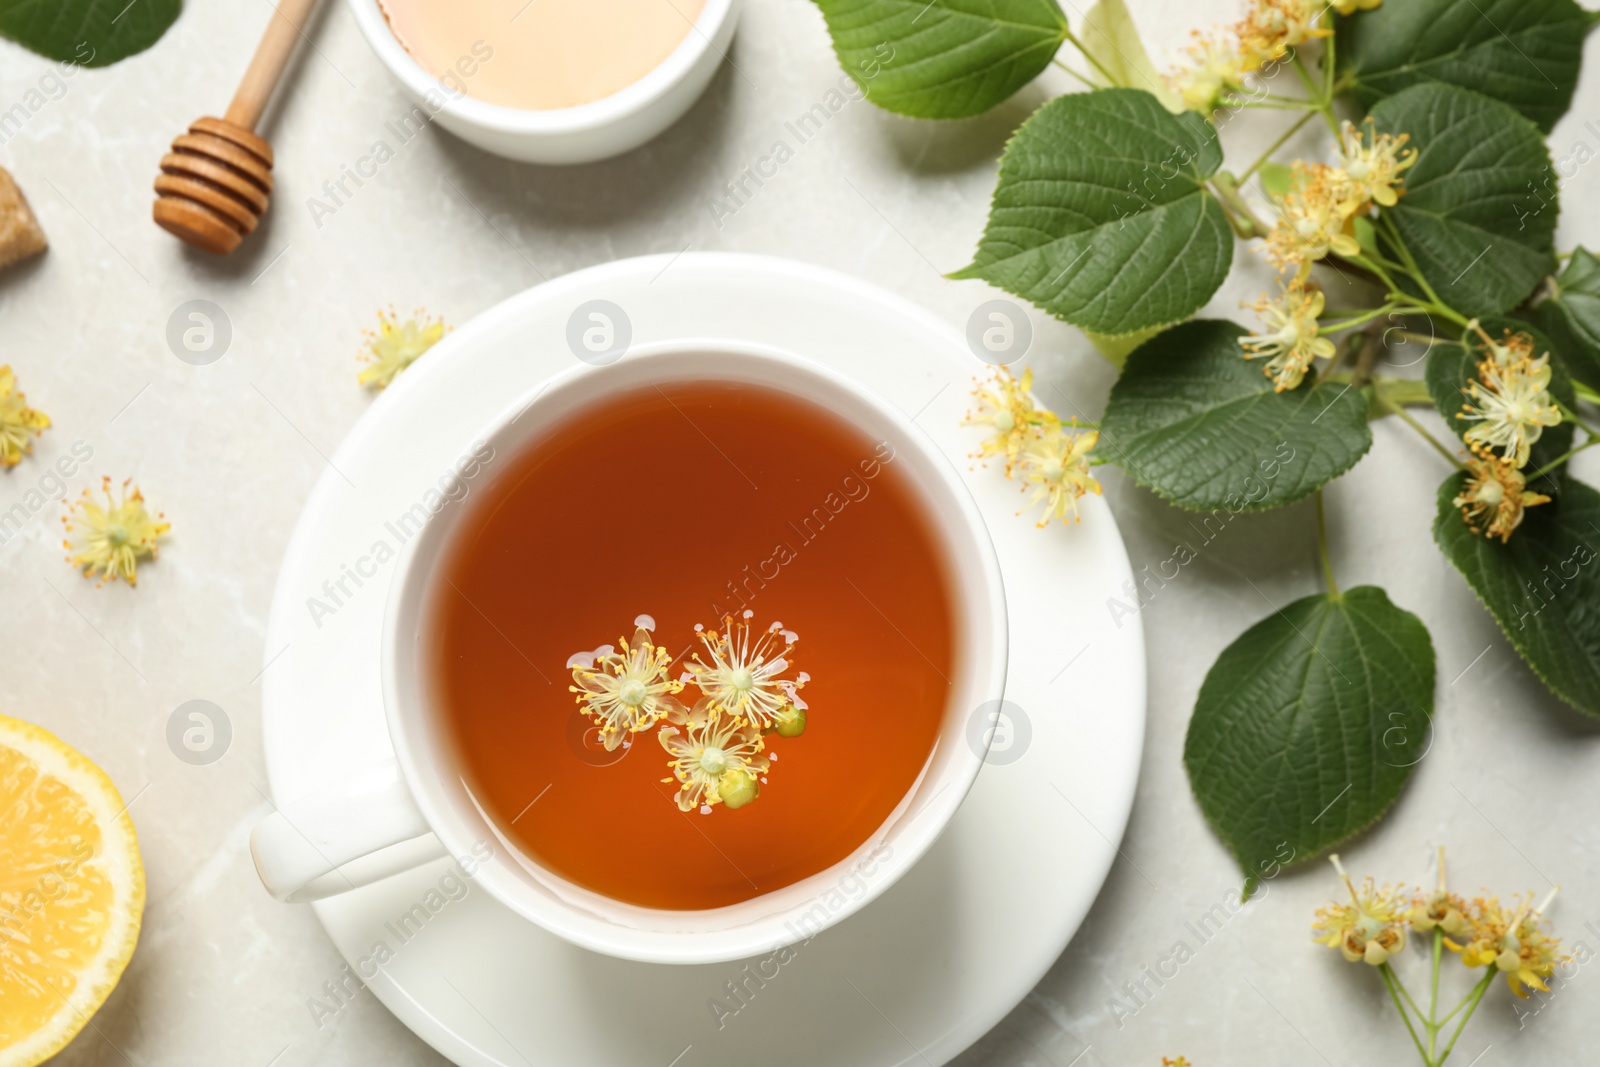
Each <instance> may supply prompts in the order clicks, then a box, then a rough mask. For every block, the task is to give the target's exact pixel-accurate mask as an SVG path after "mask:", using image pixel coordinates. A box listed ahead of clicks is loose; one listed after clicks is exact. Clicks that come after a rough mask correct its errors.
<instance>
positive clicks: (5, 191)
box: [0, 167, 50, 270]
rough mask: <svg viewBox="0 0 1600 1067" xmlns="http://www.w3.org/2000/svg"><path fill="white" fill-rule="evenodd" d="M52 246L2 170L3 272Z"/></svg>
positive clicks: (0, 253)
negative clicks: (19, 261)
mask: <svg viewBox="0 0 1600 1067" xmlns="http://www.w3.org/2000/svg"><path fill="white" fill-rule="evenodd" d="M49 246H50V242H49V241H47V240H45V237H44V231H43V230H41V229H39V220H38V219H36V218H34V217H33V209H32V208H30V207H28V199H27V197H25V196H23V195H22V190H21V189H18V188H17V183H16V182H15V181H14V180H13V179H12V177H11V175H10V173H9V172H7V171H6V169H5V168H4V167H0V270H4V269H5V268H6V267H9V266H11V264H13V263H16V262H17V261H18V260H23V259H27V258H28V257H29V256H36V255H38V254H39V253H40V252H43V251H44V250H45V249H46V248H48V247H49Z"/></svg>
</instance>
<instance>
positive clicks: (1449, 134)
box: [1372, 83, 1558, 315]
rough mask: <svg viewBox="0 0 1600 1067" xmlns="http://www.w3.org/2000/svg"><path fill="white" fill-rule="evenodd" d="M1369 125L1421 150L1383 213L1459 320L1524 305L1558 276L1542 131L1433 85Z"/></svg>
mask: <svg viewBox="0 0 1600 1067" xmlns="http://www.w3.org/2000/svg"><path fill="white" fill-rule="evenodd" d="M1372 117H1373V119H1374V120H1375V121H1376V123H1377V127H1378V129H1379V130H1380V131H1384V132H1387V133H1395V134H1400V133H1406V134H1410V135H1411V140H1412V143H1414V144H1415V145H1416V146H1417V148H1418V157H1417V162H1416V165H1415V166H1413V167H1412V168H1411V169H1410V170H1407V171H1405V172H1404V173H1405V189H1406V191H1405V195H1403V196H1402V197H1401V198H1400V202H1399V203H1398V204H1397V205H1395V206H1394V207H1392V208H1386V209H1385V213H1386V214H1387V215H1388V216H1389V217H1390V218H1391V219H1393V220H1394V224H1395V226H1396V227H1397V228H1398V229H1399V231H1400V236H1401V237H1402V238H1403V239H1404V240H1405V243H1406V247H1408V248H1409V249H1410V250H1411V253H1412V255H1414V256H1415V257H1416V258H1417V262H1418V265H1419V266H1420V267H1421V268H1422V273H1423V276H1424V277H1426V278H1427V279H1428V282H1429V283H1430V284H1431V285H1432V286H1433V288H1434V289H1435V290H1436V291H1437V292H1438V294H1439V297H1440V299H1442V300H1443V301H1444V302H1445V304H1447V305H1449V306H1450V307H1452V308H1454V309H1456V310H1457V311H1459V312H1461V313H1462V314H1464V315H1492V314H1495V313H1496V312H1501V311H1506V310H1508V309H1510V308H1512V307H1514V306H1515V305H1516V304H1518V303H1519V302H1521V300H1522V299H1523V298H1524V297H1526V296H1527V295H1528V294H1529V293H1530V292H1532V291H1533V288H1534V286H1536V285H1538V284H1539V282H1540V280H1541V279H1543V278H1544V276H1545V275H1547V274H1549V273H1550V272H1551V271H1552V270H1553V269H1554V268H1555V257H1554V255H1553V254H1552V252H1551V238H1552V237H1553V235H1554V234H1555V228H1556V214H1557V211H1558V207H1557V203H1556V195H1555V190H1554V185H1553V182H1554V171H1552V170H1551V168H1550V153H1549V151H1548V150H1547V149H1546V148H1545V143H1544V138H1543V137H1542V136H1541V135H1540V134H1539V130H1538V129H1537V128H1536V127H1535V126H1534V125H1533V124H1532V123H1531V122H1529V121H1528V120H1527V119H1525V118H1523V117H1522V116H1521V115H1518V114H1517V113H1516V112H1515V111H1513V110H1511V108H1509V107H1507V106H1506V105H1505V104H1502V103H1500V102H1499V101H1497V100H1491V99H1489V98H1488V97H1486V96H1480V95H1479V94H1477V93H1473V92H1469V91H1467V90H1466V89H1458V88H1456V87H1454V86H1450V85H1439V84H1433V83H1428V84H1423V85H1417V86H1413V87H1412V88H1410V89H1406V90H1405V91H1403V92H1400V93H1397V94H1396V95H1394V96H1391V97H1389V98H1388V99H1386V100H1383V101H1380V102H1379V103H1378V105H1377V106H1376V107H1374V108H1373V109H1372Z"/></svg>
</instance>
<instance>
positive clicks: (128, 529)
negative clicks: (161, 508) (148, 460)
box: [61, 477, 172, 587]
mask: <svg viewBox="0 0 1600 1067" xmlns="http://www.w3.org/2000/svg"><path fill="white" fill-rule="evenodd" d="M132 483H133V479H132V478H128V479H125V480H124V481H123V483H122V493H121V499H115V498H113V497H112V495H111V479H110V478H109V477H107V478H105V479H104V480H103V481H102V483H101V486H100V489H101V492H103V493H104V494H105V498H106V502H105V506H104V507H102V506H101V505H100V504H99V503H98V502H97V501H96V500H95V499H94V497H93V496H92V495H91V494H90V492H89V490H87V489H85V490H84V491H83V497H82V498H81V499H79V500H77V501H76V502H74V504H73V505H72V507H71V508H70V509H69V511H68V513H67V514H66V515H64V516H62V518H61V523H62V525H63V526H65V527H66V529H67V532H68V533H73V532H79V527H80V526H81V527H82V530H81V534H80V536H79V538H78V539H77V542H76V543H74V542H73V541H71V540H65V541H62V542H61V545H62V547H63V548H66V549H68V550H69V551H71V552H73V555H71V556H68V557H67V562H69V563H71V564H72V565H73V566H74V567H76V568H78V570H80V571H82V572H83V576H84V577H85V578H99V579H100V581H98V582H96V583H95V584H96V587H98V586H100V585H103V584H104V583H105V582H106V581H113V582H114V581H116V580H117V579H118V578H121V579H122V580H124V581H126V582H127V583H128V584H129V585H138V584H139V561H140V560H141V559H146V558H148V559H154V558H155V557H156V554H157V552H158V549H159V542H160V540H161V538H162V537H163V536H165V534H166V533H167V531H168V530H170V529H172V525H171V524H170V523H166V522H161V521H160V520H161V519H164V518H165V517H166V516H164V515H157V516H155V517H154V518H152V517H151V515H150V512H149V511H148V510H146V508H145V506H144V494H142V493H140V492H139V490H138V489H137V488H134V489H133V490H132V491H130V490H129V489H128V487H129V486H130V485H131V484H132ZM74 521H76V523H77V524H78V525H74Z"/></svg>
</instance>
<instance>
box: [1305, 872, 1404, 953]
mask: <svg viewBox="0 0 1600 1067" xmlns="http://www.w3.org/2000/svg"><path fill="white" fill-rule="evenodd" d="M1328 858H1329V859H1330V860H1331V861H1332V862H1333V868H1334V870H1336V871H1338V872H1339V877H1340V878H1341V879H1342V880H1343V881H1344V885H1345V888H1346V889H1348V890H1349V891H1350V900H1351V903H1349V904H1329V905H1327V906H1326V907H1324V908H1322V909H1321V910H1319V911H1318V912H1317V922H1316V924H1315V925H1314V926H1313V927H1312V933H1313V934H1315V935H1316V939H1317V943H1318V944H1322V945H1327V946H1328V947H1329V948H1336V949H1338V950H1339V951H1340V952H1341V953H1342V954H1343V955H1344V958H1345V959H1347V960H1349V961H1350V962H1351V963H1355V962H1357V961H1358V960H1359V961H1363V962H1366V963H1370V964H1372V965H1373V966H1374V967H1376V966H1378V965H1379V964H1381V963H1383V962H1384V961H1385V960H1387V959H1388V958H1389V957H1390V956H1393V955H1395V954H1396V953H1398V952H1400V951H1401V950H1402V949H1404V948H1405V947H1406V925H1405V924H1406V918H1407V914H1408V912H1409V910H1410V909H1409V908H1408V907H1407V902H1406V900H1405V897H1404V896H1403V895H1402V893H1401V892H1400V890H1399V889H1398V888H1394V887H1390V886H1384V887H1383V888H1382V889H1374V888H1373V885H1372V879H1370V878H1368V879H1367V880H1366V881H1365V882H1363V883H1362V886H1361V890H1360V891H1359V892H1357V890H1356V887H1355V884H1354V883H1353V882H1351V881H1350V876H1349V875H1348V874H1346V873H1345V870H1344V866H1343V865H1342V864H1340V862H1339V857H1338V856H1337V855H1334V856H1329V857H1328Z"/></svg>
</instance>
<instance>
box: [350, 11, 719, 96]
mask: <svg viewBox="0 0 1600 1067" xmlns="http://www.w3.org/2000/svg"><path fill="white" fill-rule="evenodd" d="M378 6H379V8H380V9H381V10H382V11H383V14H384V17H385V18H386V19H387V20H388V22H389V27H390V29H391V30H392V31H393V32H394V35H395V38H396V40H398V41H399V42H400V44H401V46H402V47H403V48H405V50H406V51H407V52H408V53H410V55H411V58H413V59H415V60H416V61H417V64H418V65H419V66H421V67H422V69H423V70H425V71H427V72H428V74H429V75H430V76H432V77H435V78H439V79H440V80H441V81H442V82H443V83H444V84H446V85H447V86H448V87H450V88H452V89H460V88H463V87H464V89H465V91H466V93H467V94H468V95H469V96H472V97H475V98H477V99H479V100H483V101H485V102H487V103H491V104H499V105H501V106H503V107H509V108H518V109H523V110H534V111H547V110H553V109H556V108H567V107H576V106H578V105H580V104H588V103H592V102H593V101H596V100H600V99H602V98H604V97H607V96H611V95H612V94H614V93H617V92H619V91H621V90H622V89H625V88H627V87H628V86H630V85H632V84H633V83H634V82H636V81H638V80H639V79H641V78H643V77H644V76H645V75H646V74H649V73H650V72H651V71H652V70H654V69H656V68H657V67H658V66H660V65H661V64H662V62H663V61H665V60H666V58H667V57H668V56H669V55H671V54H672V52H673V50H674V49H676V48H677V47H678V45H679V44H680V43H682V41H683V39H684V38H685V37H687V36H688V35H689V34H690V33H691V32H692V31H693V29H694V24H695V20H696V19H698V18H699V17H700V11H701V9H702V8H703V7H704V6H705V0H378Z"/></svg>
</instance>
